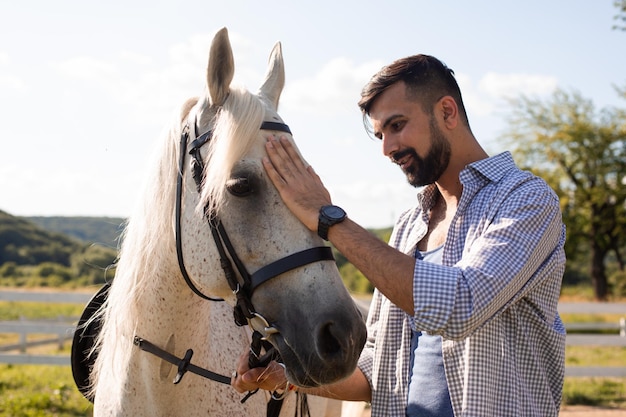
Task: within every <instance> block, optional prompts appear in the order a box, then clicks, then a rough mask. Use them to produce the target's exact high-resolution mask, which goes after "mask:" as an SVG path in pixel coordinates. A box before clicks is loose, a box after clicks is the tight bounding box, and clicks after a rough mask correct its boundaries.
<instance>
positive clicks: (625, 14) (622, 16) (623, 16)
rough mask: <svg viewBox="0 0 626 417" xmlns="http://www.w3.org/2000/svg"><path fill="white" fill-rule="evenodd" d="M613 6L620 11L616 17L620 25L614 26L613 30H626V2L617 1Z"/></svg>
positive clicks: (624, 0)
mask: <svg viewBox="0 0 626 417" xmlns="http://www.w3.org/2000/svg"><path fill="white" fill-rule="evenodd" d="M613 5H614V6H615V7H617V9H618V10H619V12H618V14H617V15H615V20H617V21H618V22H619V23H618V24H616V25H615V26H613V29H619V30H626V0H615V1H614V2H613Z"/></svg>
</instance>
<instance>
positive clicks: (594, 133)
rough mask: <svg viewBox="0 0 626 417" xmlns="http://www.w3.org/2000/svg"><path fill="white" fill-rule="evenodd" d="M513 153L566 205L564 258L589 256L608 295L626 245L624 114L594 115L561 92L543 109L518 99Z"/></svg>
mask: <svg viewBox="0 0 626 417" xmlns="http://www.w3.org/2000/svg"><path fill="white" fill-rule="evenodd" d="M511 104H512V105H513V109H514V110H513V112H512V115H511V116H510V120H509V121H510V122H511V130H510V132H507V133H505V135H504V137H505V139H510V140H512V147H513V153H514V154H515V155H516V158H517V159H518V161H519V162H520V165H522V166H525V167H526V168H528V169H530V170H531V171H533V172H535V173H536V174H538V175H540V176H541V177H543V178H545V179H546V181H548V183H549V184H550V185H551V186H552V187H553V189H554V190H555V191H556V192H557V194H558V195H559V197H560V199H561V208H562V210H563V220H564V223H565V224H566V227H567V231H568V238H567V243H566V251H567V253H568V256H576V254H578V253H580V251H581V249H582V248H588V250H589V251H590V276H591V280H592V283H593V286H594V291H595V296H596V298H597V299H599V300H605V299H606V297H607V295H608V285H607V273H606V266H605V261H606V259H607V256H608V255H609V253H611V252H612V253H614V254H615V258H616V260H617V262H618V265H619V268H620V270H621V271H623V270H624V257H623V254H622V253H621V248H623V247H624V245H625V243H626V233H625V232H626V206H625V204H626V116H625V114H626V112H624V111H623V110H620V109H615V108H605V109H603V110H601V111H598V112H596V110H595V108H594V106H593V104H592V102H591V101H590V100H587V99H585V98H583V97H582V96H581V95H580V94H579V93H577V92H574V93H567V92H565V91H563V90H557V91H556V92H555V93H554V95H553V96H552V98H551V99H549V100H547V101H546V102H542V101H540V100H538V99H531V98H528V97H526V96H522V97H520V98H518V99H513V100H512V103H511Z"/></svg>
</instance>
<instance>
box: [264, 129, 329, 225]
mask: <svg viewBox="0 0 626 417" xmlns="http://www.w3.org/2000/svg"><path fill="white" fill-rule="evenodd" d="M265 149H266V151H267V157H266V158H263V166H264V167H265V170H266V171H267V175H268V176H269V178H270V180H271V181H272V182H273V183H274V186H275V187H276V189H277V190H278V192H279V193H280V196H281V197H282V199H283V200H284V201H285V204H286V205H287V207H289V209H290V210H291V211H292V212H293V213H294V214H295V215H296V217H297V218H298V219H300V221H301V222H302V223H304V225H305V226H306V227H307V228H309V230H312V231H317V223H318V217H319V210H320V208H321V207H322V206H325V205H328V204H331V199H330V193H329V192H328V190H327V189H326V187H325V186H324V184H323V183H322V180H321V179H320V177H319V176H318V175H317V174H316V173H315V170H313V167H311V166H310V165H309V164H307V163H306V162H305V161H304V160H303V159H302V157H301V156H300V154H299V153H298V151H297V150H296V148H295V147H294V145H293V144H292V143H291V141H290V140H289V139H288V138H287V137H285V136H281V137H280V138H277V137H275V136H270V137H269V138H268V140H267V143H266V145H265Z"/></svg>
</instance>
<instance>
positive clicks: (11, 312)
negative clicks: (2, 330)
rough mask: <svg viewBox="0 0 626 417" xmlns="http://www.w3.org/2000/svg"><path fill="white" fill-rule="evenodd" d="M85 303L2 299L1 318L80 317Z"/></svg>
mask: <svg viewBox="0 0 626 417" xmlns="http://www.w3.org/2000/svg"><path fill="white" fill-rule="evenodd" d="M84 308H85V306H84V305H83V304H64V303H58V304H57V303H38V302H32V301H0V320H19V318H20V317H24V318H27V319H30V320H36V319H49V318H56V317H59V316H63V317H79V316H80V315H81V313H82V312H83V309H84Z"/></svg>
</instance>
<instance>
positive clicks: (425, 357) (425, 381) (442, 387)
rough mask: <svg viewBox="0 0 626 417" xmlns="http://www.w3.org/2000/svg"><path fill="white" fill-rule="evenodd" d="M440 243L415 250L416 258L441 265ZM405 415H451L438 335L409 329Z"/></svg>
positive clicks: (416, 416) (441, 250) (428, 416)
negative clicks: (408, 368) (426, 248)
mask: <svg viewBox="0 0 626 417" xmlns="http://www.w3.org/2000/svg"><path fill="white" fill-rule="evenodd" d="M442 254H443V246H440V247H438V248H436V249H433V250H431V251H427V252H420V251H416V257H417V259H420V260H422V261H424V262H431V263H435V264H439V265H441V259H442ZM406 415H407V417H454V414H453V412H452V403H451V402H450V393H449V392H448V382H447V381H446V374H445V370H444V367H443V355H442V353H441V336H439V335H430V334H428V333H426V332H419V331H418V332H413V336H412V338H411V373H410V375H409V398H408V402H407V408H406Z"/></svg>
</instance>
